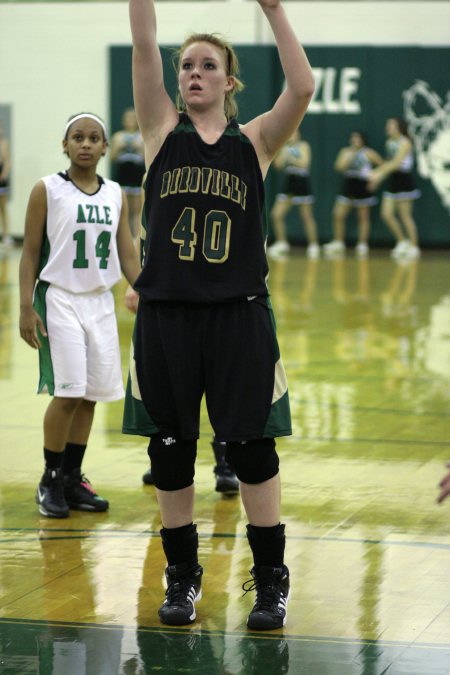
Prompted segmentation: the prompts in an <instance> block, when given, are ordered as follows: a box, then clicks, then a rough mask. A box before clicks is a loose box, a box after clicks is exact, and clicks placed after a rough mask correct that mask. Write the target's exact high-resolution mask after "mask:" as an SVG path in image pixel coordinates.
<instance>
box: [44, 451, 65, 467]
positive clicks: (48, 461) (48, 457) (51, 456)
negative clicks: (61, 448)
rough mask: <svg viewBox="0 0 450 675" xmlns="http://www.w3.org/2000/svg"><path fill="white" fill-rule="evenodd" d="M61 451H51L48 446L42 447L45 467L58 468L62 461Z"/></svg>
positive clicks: (62, 454)
mask: <svg viewBox="0 0 450 675" xmlns="http://www.w3.org/2000/svg"><path fill="white" fill-rule="evenodd" d="M63 457H64V453H63V452H53V450H49V449H48V448H44V459H45V468H46V469H60V468H61V465H62V461H63Z"/></svg>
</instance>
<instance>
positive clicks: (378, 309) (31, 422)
mask: <svg viewBox="0 0 450 675" xmlns="http://www.w3.org/2000/svg"><path fill="white" fill-rule="evenodd" d="M0 255H1V258H0V407H1V417H0V439H1V453H0V507H1V511H0V513H1V522H0V527H1V532H0V538H1V544H0V594H1V600H0V672H1V673H2V675H31V674H33V675H36V674H38V675H118V674H123V675H144V674H147V673H153V672H160V673H169V674H173V673H190V672H192V673H196V674H202V673H204V674H205V675H216V674H229V675H238V674H241V673H242V674H244V675H250V674H253V673H255V674H259V673H264V674H267V675H272V674H273V675H278V674H280V673H292V674H295V675H297V674H299V675H354V674H355V675H356V674H358V675H381V674H382V673H389V675H400V674H403V673H404V674H408V675H410V674H418V675H434V674H436V675H437V674H439V675H443V674H444V673H450V499H449V500H448V502H446V503H444V504H443V505H442V506H437V505H436V503H435V499H436V496H437V483H438V482H439V480H440V478H441V477H442V476H443V474H444V472H445V463H446V462H447V461H449V460H450V425H449V403H450V255H449V252H445V251H440V252H438V251H434V252H432V251H428V252H427V251H425V252H424V254H423V256H422V259H421V260H420V261H419V262H415V263H409V264H406V265H400V264H398V263H396V262H394V261H392V260H391V259H390V258H389V253H388V251H385V250H383V251H374V252H371V256H370V258H369V259H368V260H356V259H355V258H354V256H353V252H352V251H351V250H350V251H349V252H348V254H347V257H346V258H345V259H343V260H334V261H331V260H323V259H321V260H318V261H310V260H307V259H306V258H305V257H304V251H303V250H299V251H297V252H295V253H293V254H292V255H291V257H290V258H289V259H288V260H286V261H272V262H271V263H270V266H271V276H270V288H271V292H272V295H273V303H274V308H275V312H276V316H277V322H278V335H279V341H280V346H281V349H282V354H283V357H284V362H285V366H286V370H287V373H288V377H289V384H290V396H291V404H292V412H293V420H294V435H293V436H292V437H290V438H287V439H282V440H280V441H279V443H278V448H279V452H280V456H281V462H282V482H283V513H284V518H283V520H284V522H286V524H287V554H286V558H287V559H286V562H287V564H288V565H289V567H290V570H291V577H292V584H293V590H292V596H291V602H290V604H289V616H288V623H287V625H286V628H285V629H284V630H280V631H277V632H274V633H266V634H264V633H263V634H255V633H249V632H248V631H247V630H246V628H245V620H246V615H247V613H248V611H249V609H250V607H251V602H252V598H251V597H250V595H251V594H249V595H247V596H245V597H242V590H241V584H242V582H243V581H245V580H247V579H248V578H249V574H248V570H249V569H250V567H251V560H250V556H249V550H248V547H247V544H246V539H245V523H246V519H245V515H244V513H243V510H242V508H241V506H240V502H239V499H238V498H228V499H226V498H223V497H221V496H220V495H219V494H217V493H216V492H215V491H214V476H213V473H212V468H213V455H212V451H211V447H210V440H211V429H210V426H209V423H208V420H207V418H206V415H205V414H203V417H202V437H201V439H200V442H199V459H198V467H197V476H196V486H197V512H196V514H197V515H196V519H197V522H198V528H199V533H200V542H201V551H200V561H201V563H202V565H203V566H204V568H205V575H204V594H203V600H202V601H201V603H199V605H198V621H197V623H195V624H194V625H193V626H192V627H191V628H180V629H170V628H167V627H163V626H162V625H161V624H160V623H159V621H158V617H157V609H158V607H159V605H160V603H161V601H162V599H163V596H164V586H163V568H164V560H163V556H162V552H161V545H160V541H159V534H158V532H159V528H160V523H159V516H158V510H157V505H156V500H155V495H154V490H153V488H152V487H145V486H143V485H142V483H141V476H142V473H143V472H144V471H145V470H146V468H147V466H148V461H147V456H146V441H145V439H142V438H139V437H133V436H123V435H122V434H121V433H120V428H121V416H122V402H119V403H117V404H108V405H99V406H98V410H97V413H96V419H95V423H94V429H93V432H92V436H91V441H90V447H89V449H88V453H87V456H86V460H85V465H84V471H85V472H86V474H87V475H88V477H89V478H90V479H91V480H92V482H93V483H94V485H95V487H96V489H97V490H98V491H99V492H100V494H103V495H105V496H106V497H108V498H109V500H110V503H111V508H110V511H109V513H106V514H98V515H92V514H83V513H77V512H71V515H70V518H68V519H67V520H63V521H55V520H51V519H45V518H42V517H40V515H39V513H38V510H37V507H36V504H35V503H34V493H35V489H36V485H37V483H38V481H39V478H40V475H41V472H42V431H41V426H42V418H43V414H44V411H45V408H46V406H47V403H48V398H47V397H46V396H40V397H38V396H36V395H35V393H34V392H35V386H36V383H37V354H36V353H35V352H34V351H33V350H31V349H30V348H29V347H27V345H26V344H25V343H24V342H22V341H21V340H20V338H19V333H18V281H17V275H18V262H19V257H20V250H14V251H12V252H10V253H2V254H0ZM123 291H124V287H123V286H121V287H119V288H118V289H117V292H116V300H117V313H118V320H119V327H120V332H121V338H122V345H123V365H124V374H125V372H126V367H127V361H128V347H129V342H130V334H131V330H132V324H133V317H132V316H131V315H130V314H129V313H127V311H126V309H125V308H124V306H123V303H122V297H123Z"/></svg>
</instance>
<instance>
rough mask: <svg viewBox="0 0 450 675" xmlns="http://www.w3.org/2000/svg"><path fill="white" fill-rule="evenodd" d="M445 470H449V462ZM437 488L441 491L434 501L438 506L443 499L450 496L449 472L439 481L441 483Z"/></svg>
mask: <svg viewBox="0 0 450 675" xmlns="http://www.w3.org/2000/svg"><path fill="white" fill-rule="evenodd" d="M447 468H448V469H450V462H449V463H448V464H447ZM439 487H440V488H441V491H440V493H439V497H438V498H437V500H436V501H437V503H438V504H441V503H442V502H443V501H444V499H446V498H447V497H448V496H449V495H450V471H449V472H448V474H447V475H446V476H444V478H443V479H442V480H441V482H440V483H439Z"/></svg>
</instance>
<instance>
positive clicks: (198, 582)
mask: <svg viewBox="0 0 450 675" xmlns="http://www.w3.org/2000/svg"><path fill="white" fill-rule="evenodd" d="M202 574H203V568H202V567H200V565H196V566H195V567H191V566H189V565H188V564H187V563H181V564H180V565H169V566H168V567H167V568H166V580H167V591H166V599H165V600H164V602H163V604H162V605H161V607H160V608H159V611H158V614H159V618H160V619H161V621H162V623H165V624H167V625H168V626H184V625H186V624H189V623H194V621H195V617H196V614H195V603H196V602H198V601H199V600H201V597H202Z"/></svg>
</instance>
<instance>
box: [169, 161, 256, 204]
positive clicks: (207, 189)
mask: <svg viewBox="0 0 450 675" xmlns="http://www.w3.org/2000/svg"><path fill="white" fill-rule="evenodd" d="M200 190H201V192H202V194H204V195H207V194H209V195H213V196H215V197H221V198H222V199H229V200H231V201H232V202H235V203H236V204H239V205H240V206H241V207H242V209H243V211H245V209H246V206H247V184H246V183H245V182H244V181H243V180H241V179H240V178H239V176H235V175H234V174H232V173H229V172H228V171H221V170H220V169H211V168H209V167H207V166H202V167H201V168H200V167H198V166H192V167H189V166H183V167H181V168H179V167H178V168H176V169H172V170H169V171H165V172H164V174H163V176H162V180H161V190H160V193H159V196H160V198H161V199H164V198H165V197H168V196H169V195H175V194H186V193H196V192H199V191H200Z"/></svg>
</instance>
